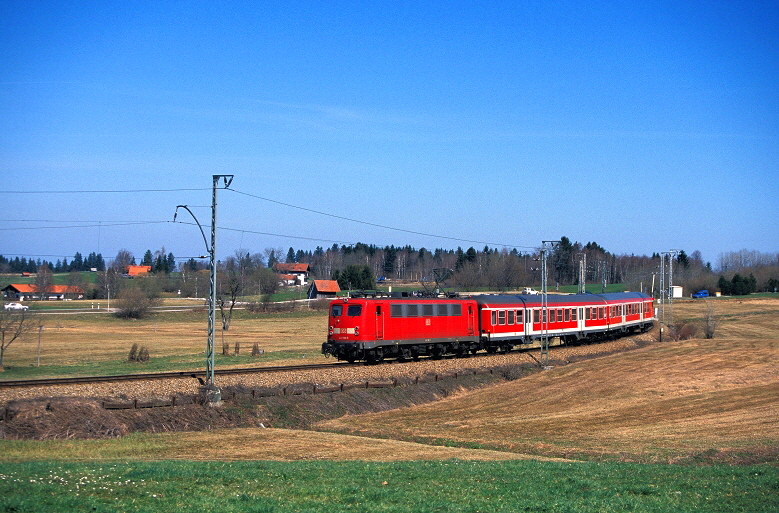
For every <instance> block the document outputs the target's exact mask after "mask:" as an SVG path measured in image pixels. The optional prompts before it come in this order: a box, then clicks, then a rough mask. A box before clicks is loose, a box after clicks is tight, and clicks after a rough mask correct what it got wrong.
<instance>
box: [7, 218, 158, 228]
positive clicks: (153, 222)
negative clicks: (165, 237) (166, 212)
mask: <svg viewBox="0 0 779 513" xmlns="http://www.w3.org/2000/svg"><path fill="white" fill-rule="evenodd" d="M4 222H9V221H4ZM20 222H40V223H54V222H59V223H62V222H65V223H67V222H69V221H42V220H41V221H33V220H26V221H20ZM72 222H74V223H77V222H80V221H72ZM168 222H169V221H124V222H118V221H117V222H107V223H89V224H80V225H79V224H68V225H62V226H18V227H16V228H0V231H12V230H52V229H62V228H97V227H103V228H105V227H110V226H134V225H139V224H162V223H168Z"/></svg>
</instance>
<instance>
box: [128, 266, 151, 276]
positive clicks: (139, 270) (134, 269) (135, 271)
mask: <svg viewBox="0 0 779 513" xmlns="http://www.w3.org/2000/svg"><path fill="white" fill-rule="evenodd" d="M150 272H151V266H150V265H128V266H127V276H129V277H133V276H140V275H142V274H148V273H150Z"/></svg>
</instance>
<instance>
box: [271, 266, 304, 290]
mask: <svg viewBox="0 0 779 513" xmlns="http://www.w3.org/2000/svg"><path fill="white" fill-rule="evenodd" d="M273 270H274V271H276V272H277V273H279V274H281V275H282V276H281V278H280V281H281V282H282V283H283V284H284V285H305V284H306V283H308V264H294V263H292V264H283V263H281V262H276V263H275V264H273Z"/></svg>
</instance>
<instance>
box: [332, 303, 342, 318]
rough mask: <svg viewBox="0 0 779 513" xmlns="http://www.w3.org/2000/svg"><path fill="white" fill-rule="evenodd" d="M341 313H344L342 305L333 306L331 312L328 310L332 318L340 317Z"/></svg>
mask: <svg viewBox="0 0 779 513" xmlns="http://www.w3.org/2000/svg"><path fill="white" fill-rule="evenodd" d="M342 313H344V307H343V305H333V308H332V310H330V315H332V316H333V317H341V314H342Z"/></svg>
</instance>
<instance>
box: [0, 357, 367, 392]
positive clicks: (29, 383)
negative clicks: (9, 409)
mask: <svg viewBox="0 0 779 513" xmlns="http://www.w3.org/2000/svg"><path fill="white" fill-rule="evenodd" d="M357 365H363V364H361V363H354V364H351V363H346V362H344V363H313V364H308V365H284V366H277V367H248V368H238V369H218V370H216V371H214V374H215V375H219V376H226V375H229V374H254V373H263V372H264V373H270V372H294V371H301V370H320V369H321V370H324V369H335V368H343V367H352V366H357ZM204 377H205V371H203V370H199V371H178V372H148V373H143V374H119V375H114V376H80V377H73V378H48V379H16V380H7V381H0V388H12V387H20V388H25V387H36V386H50V385H73V384H87V383H107V382H119V381H148V380H154V379H176V378H181V379H192V378H204Z"/></svg>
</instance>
